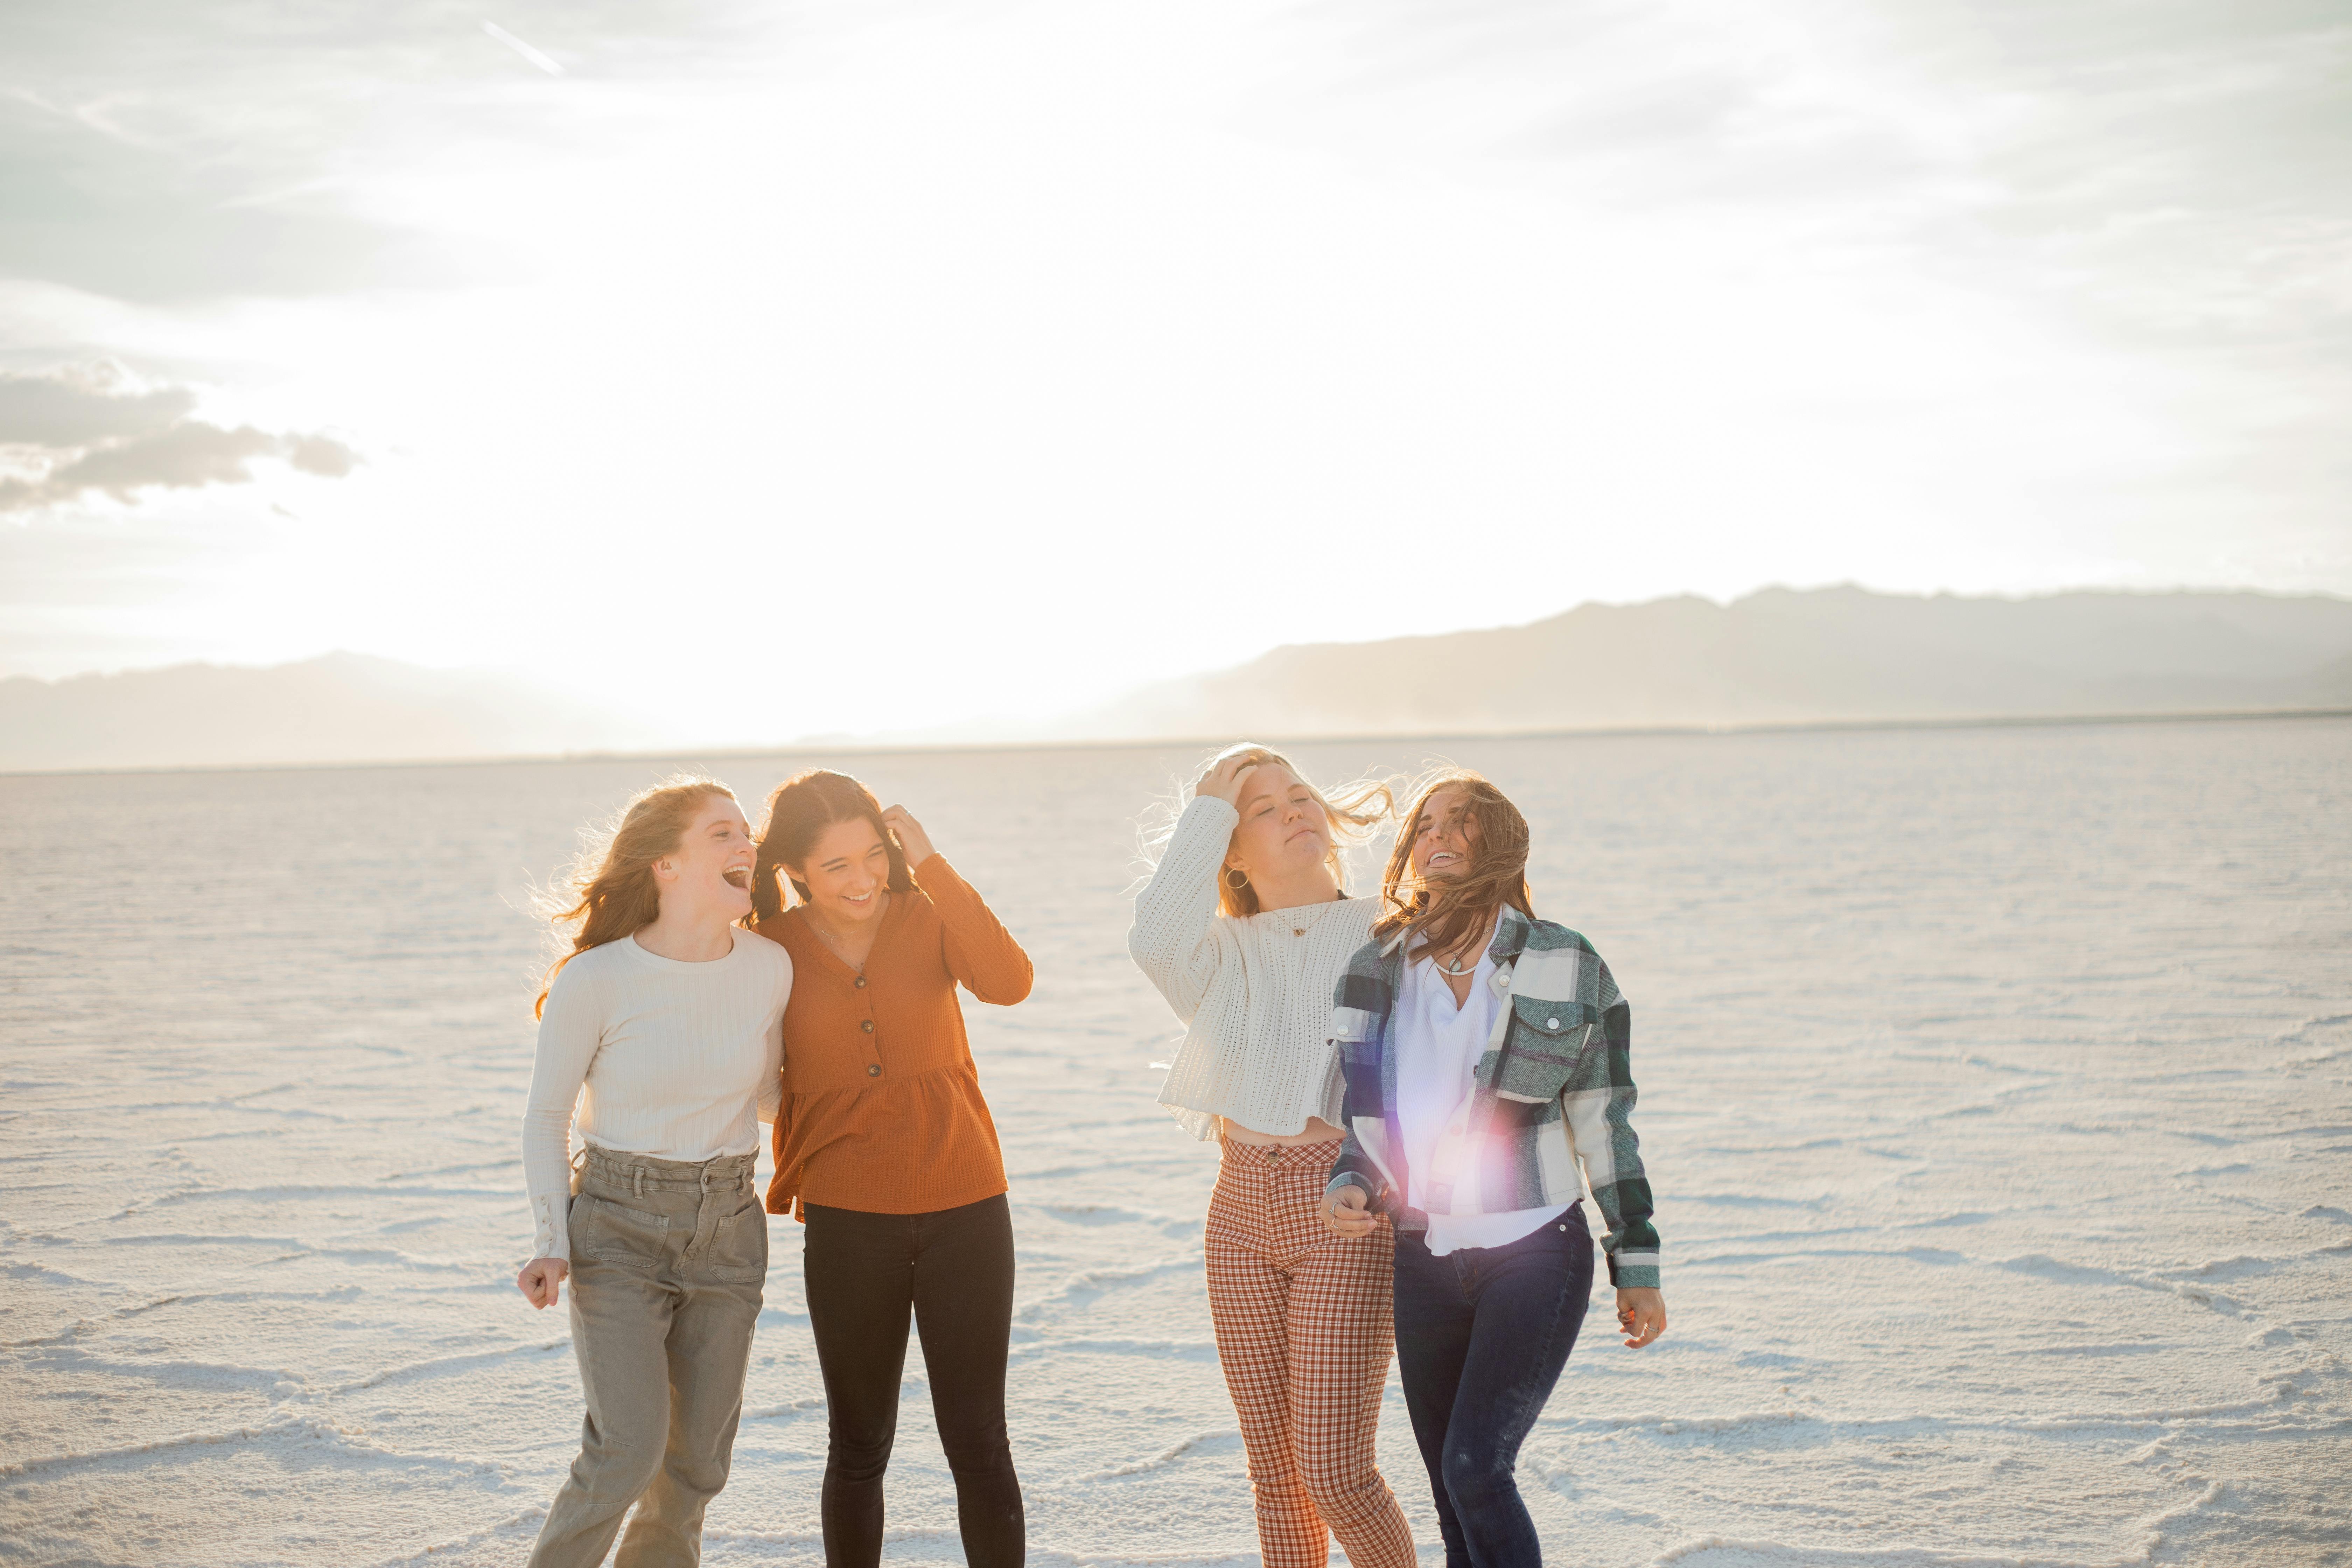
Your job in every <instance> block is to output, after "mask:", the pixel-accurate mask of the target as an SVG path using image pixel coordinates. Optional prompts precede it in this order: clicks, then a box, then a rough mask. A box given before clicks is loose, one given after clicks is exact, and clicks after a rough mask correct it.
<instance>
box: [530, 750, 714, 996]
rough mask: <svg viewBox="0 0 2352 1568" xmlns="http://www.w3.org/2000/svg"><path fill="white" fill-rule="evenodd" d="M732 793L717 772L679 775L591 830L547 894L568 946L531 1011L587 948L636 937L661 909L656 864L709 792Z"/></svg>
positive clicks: (681, 836) (677, 840)
mask: <svg viewBox="0 0 2352 1568" xmlns="http://www.w3.org/2000/svg"><path fill="white" fill-rule="evenodd" d="M713 795H725V796H726V797H727V798H728V799H729V800H733V799H734V798H735V792H734V791H733V790H731V789H729V788H728V787H727V786H726V785H725V784H720V783H719V781H718V780H717V779H714V778H704V777H702V776H700V775H698V774H692V773H679V774H677V775H676V776H674V777H671V778H667V779H664V780H663V781H662V782H661V783H659V784H656V785H654V786H653V788H651V789H648V790H640V791H639V792H638V793H637V794H635V795H632V796H630V797H629V804H628V805H625V806H623V807H622V808H621V813H620V815H619V816H617V817H615V818H614V820H613V821H612V822H610V823H609V824H607V825H606V826H604V827H603V828H602V829H598V830H593V831H592V832H591V834H590V835H589V837H588V838H587V841H586V843H585V845H584V846H583V848H582V850H581V852H580V858H579V859H578V860H576V861H574V862H573V864H572V871H571V874H570V875H569V876H568V877H567V878H566V879H565V880H564V881H563V882H562V883H561V884H559V885H558V887H557V889H556V890H555V892H554V893H553V894H552V895H551V897H550V898H549V899H548V900H547V902H548V904H549V906H550V907H549V909H548V910H547V914H548V918H549V919H550V920H551V921H554V922H555V923H556V924H557V925H559V926H566V925H568V926H572V927H574V928H575V929H574V930H573V931H572V950H571V951H570V952H566V953H564V954H562V956H561V957H559V958H557V959H556V961H555V962H554V963H551V964H550V965H548V969H547V973H546V975H545V977H544V978H542V979H541V982H540V987H539V1000H538V1001H536V1002H533V1003H532V1004H531V1005H530V1016H532V1017H534V1018H537V1017H541V1016H544V1015H545V1014H546V1012H547V993H548V990H549V988H550V987H551V986H553V985H554V984H555V977H556V976H557V975H558V974H561V973H562V972H563V966H564V965H565V964H567V963H571V962H572V960H573V959H575V958H577V957H579V956H580V955H581V954H582V953H583V952H587V951H588V950H589V949H590V948H592V947H602V946H604V944H605V943H606V942H618V941H620V940H621V939H622V938H623V937H625V936H633V935H635V933H636V932H637V931H640V930H642V929H643V928H644V927H646V926H649V925H651V924H653V923H654V920H655V918H656V916H658V915H659V914H660V913H661V888H660V885H659V884H658V883H656V881H655V880H654V862H655V861H656V860H658V859H660V858H662V857H663V856H665V855H667V854H669V853H671V852H672V851H673V850H675V849H677V847H678V844H679V843H680V842H681V841H682V840H683V839H684V838H685V837H686V830H687V829H688V828H689V827H691V826H694V819H695V816H696V815H697V814H698V813H699V812H700V811H701V810H702V803H703V802H704V801H707V800H709V798H710V797H711V796H713Z"/></svg>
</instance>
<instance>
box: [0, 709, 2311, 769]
mask: <svg viewBox="0 0 2352 1568" xmlns="http://www.w3.org/2000/svg"><path fill="white" fill-rule="evenodd" d="M2265 719H2284V720H2310V719H2352V708H2215V709H2179V710H2166V711H2162V712H2152V713H2053V714H2032V713H1987V714H1960V715H1954V716H1950V717H1938V718H1915V719H1904V718H1884V719H1808V720H1788V721H1775V722H1769V723H1755V724H1643V725H1612V726H1604V727H1601V728H1595V729H1559V728H1551V729H1530V730H1410V731H1355V732H1350V733H1345V734H1329V735H1322V734H1281V733H1271V732H1270V733H1269V735H1268V737H1267V738H1268V739H1270V740H1273V741H1277V742H1282V743H1283V744H1285V745H1294V746H1345V745H1369V744H1371V743H1374V742H1384V741H1549V740H1584V741H1612V740H1643V739H1675V738H1684V737H1686V738H1692V739H1700V740H1706V739H1713V738H1718V737H1719V738H1724V739H1734V738H1738V737H1742V736H1748V735H1791V734H1800V735H1801V734H1839V733H1872V732H1884V731H1902V730H2032V729H2066V728H2071V727H2083V728H2092V727H2107V726H2113V725H2118V724H2203V723H2248V722H2254V721H2261V720H2265ZM1232 742H1233V737H1231V736H1224V737H1218V736H1201V735H1166V736H1126V737H1103V738H1089V737H1083V736H1077V737H1071V738H1068V739H1065V740H1053V739H1050V738H1039V739H1035V740H1028V741H929V742H924V741H907V742H891V741H880V740H869V741H865V742H858V741H856V740H845V741H842V742H819V741H809V740H798V741H787V742H782V743H781V744H778V745H773V746H730V747H727V748H724V749H722V750H718V751H701V750H696V749H692V748H676V747H668V748H662V749H659V750H654V751H643V752H635V751H628V752H502V753H499V754H498V755H495V756H454V757H376V758H346V759H339V760H333V761H324V760H322V761H317V762H282V763H158V764H152V765H131V766H122V767H93V768H0V779H25V778H42V779H58V778H108V777H121V776H129V775H139V774H163V773H203V774H207V775H210V774H219V773H328V772H338V771H340V772H348V773H365V772H378V771H382V770H384V769H390V768H486V767H507V766H513V765H516V764H534V763H537V764H555V765H562V764H565V763H628V762H684V761H688V760H689V759H697V760H707V761H711V762H748V761H751V760H752V759H755V758H761V757H792V756H914V755H958V754H972V755H1003V754H1006V753H1011V752H1130V751H1148V750H1154V749H1159V748H1165V747H1181V746H1207V747H1212V748H1215V747H1223V746H1226V745H1230V744H1232Z"/></svg>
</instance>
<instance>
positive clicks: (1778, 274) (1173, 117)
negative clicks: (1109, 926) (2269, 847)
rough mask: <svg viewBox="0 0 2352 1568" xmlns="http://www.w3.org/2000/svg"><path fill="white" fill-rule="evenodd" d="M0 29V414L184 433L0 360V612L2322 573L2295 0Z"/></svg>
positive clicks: (2323, 438)
mask: <svg viewBox="0 0 2352 1568" xmlns="http://www.w3.org/2000/svg"><path fill="white" fill-rule="evenodd" d="M486 24H488V26H486ZM8 31H9V33H10V34H11V42H10V46H9V47H8V48H7V49H6V51H5V56H0V371H5V372H6V373H9V374H11V375H13V376H15V377H17V378H26V377H34V378H45V379H44V386H43V387H37V388H33V389H32V390H31V391H27V390H26V384H25V383H24V382H23V381H21V380H19V381H18V382H16V383H12V385H13V386H14V388H15V393H12V394H11V395H16V394H21V396H17V398H16V404H11V403H8V402H5V401H0V417H5V415H6V412H7V410H8V409H9V408H10V407H14V406H18V405H22V407H24V408H34V407H35V401H36V394H38V395H42V396H46V395H47V391H46V390H45V388H47V387H48V386H52V385H53V386H56V387H66V386H68V384H70V385H71V386H74V387H78V388H79V389H81V390H80V391H79V392H78V393H76V394H75V395H77V396H83V397H84V403H87V402H88V399H89V397H93V396H101V395H102V396H104V397H106V398H110V399H128V398H131V397H133V396H135V395H155V394H163V393H166V392H169V391H171V390H172V389H175V388H184V389H187V397H186V398H184V400H183V404H171V403H169V402H168V400H163V401H156V402H154V403H153V405H152V406H153V407H154V408H156V409H158V410H161V411H162V412H161V413H159V414H157V415H156V417H157V418H158V419H165V418H171V417H178V416H181V414H183V413H184V412H185V410H186V409H193V414H191V415H188V417H192V418H194V419H195V420H198V421H202V422H205V424H206V425H207V426H210V427H215V428H214V430H213V437H217V438H219V439H223V440H226V439H227V438H228V437H229V436H235V435H236V434H237V433H240V432H245V433H247V434H244V435H243V436H242V437H240V438H241V439H242V441H243V445H242V446H241V447H237V448H236V450H237V451H238V452H240V453H242V454H243V455H242V456H234V455H232V456H230V457H227V458H222V459H220V461H219V463H218V464H216V465H215V467H214V468H210V469H205V470H203V471H201V472H199V471H196V470H194V469H190V470H186V471H185V472H183V471H181V470H173V473H174V474H175V475H178V476H179V477H175V478H172V479H159V480H157V481H155V482H148V483H143V484H132V483H131V482H129V481H128V480H123V481H121V483H120V485H119V487H118V488H117V489H114V490H112V491H110V489H108V488H107V487H106V485H104V484H101V483H100V482H99V479H98V478H90V479H79V478H71V477H68V467H69V465H70V464H71V463H72V462H74V461H76V460H78V459H77V454H79V453H82V452H84V451H85V450H88V449H91V448H89V443H88V440H87V439H86V438H85V437H80V436H76V435H74V434H73V432H72V431H70V430H66V429H65V428H64V426H61V425H53V426H41V427H40V428H41V429H45V430H48V431H49V432H50V433H49V434H48V435H47V436H41V437H38V438H37V439H36V438H34V437H29V436H27V434H26V432H27V431H30V430H33V429H34V426H32V425H29V424H20V426H18V427H16V428H14V429H12V428H9V427H6V426H0V476H11V475H13V476H15V477H16V479H17V481H18V483H19V487H20V488H19V489H17V490H16V492H13V493H14V494H15V496H16V500H15V501H14V502H13V503H8V505H7V510H0V579H5V581H0V673H22V674H35V675H41V676H58V675H63V674H68V673H71V672H75V671H79V670H85V669H94V668H130V667H141V666H150V665H157V664H163V663H167V662H172V661H175V660H181V659H188V658H205V659H215V660H225V661H236V662H268V661H276V660H282V659H292V658H305V657H309V656H310V655H313V654H316V653H319V652H321V651H324V650H326V649H330V648H339V647H340V648H350V649H354V650H358V651H362V652H367V653H373V654H379V655H383V656H387V657H390V658H400V659H405V660H410V661H414V662H417V663H422V664H427V665H435V666H472V665H481V666H490V667H498V668H509V669H514V670H519V671H523V672H528V673H530V674H532V675H535V676H538V677H541V678H542V679H554V680H556V681H558V682H561V683H562V684H565V685H568V686H571V687H574V688H577V689H582V690H583V691H586V692H589V693H592V694H602V695H604V697H605V698H607V699H608V700H611V701H612V702H613V703H614V704H615V705H617V706H621V707H627V708H633V709H638V710H657V711H659V712H661V713H662V714H664V715H666V716H667V717H668V718H669V719H670V720H672V721H674V722H675V723H676V724H677V726H678V727H679V729H680V731H681V732H687V731H690V732H691V733H693V734H694V735H696V736H698V737H700V738H702V739H705V740H708V741H710V742H753V741H766V740H777V739H782V738H786V737H791V736H795V735H804V734H810V733H816V732H827V731H842V732H856V733H870V732H876V731H894V730H908V729H920V728H922V727H925V726H931V725H939V724H944V723H950V722H956V721H974V720H980V719H984V718H989V717H996V716H1002V717H1008V718H1010V717H1020V716H1033V715H1038V714H1044V713H1047V712H1052V711H1056V710H1065V709H1068V708H1071V707H1074V706H1076V705H1080V704H1083V703H1087V702H1090V701H1096V700H1102V699H1104V698H1106V697H1108V696H1110V695H1112V694H1114V693H1116V692H1118V691H1119V690H1120V689H1125V688H1127V687H1129V686H1132V685H1134V684H1136V683H1138V682H1140V681H1144V680H1148V679H1156V678H1160V677H1164V676H1168V675H1172V674H1177V673H1181V672H1184V671H1188V670H1194V669H1201V668H1212V667H1216V666H1223V665H1229V664H1234V663H1236V662H1239V661H1241V660H1242V659H1244V658H1248V657H1250V656H1252V655H1255V654H1256V653H1258V652H1261V651H1263V650H1264V649H1265V648H1267V647H1271V646H1274V645H1276V644H1280V643H1289V642H1301V641H1310V640H1326V639H1340V640H1347V639H1364V638H1370V637H1383V636H1391V635H1396V634H1400V633H1408V632H1428V631H1441V630H1448V629H1453V628H1458V627H1464V626H1490V625H1499V624H1505V623H1509V622H1516V621H1524V620H1528V619H1531V618H1534V617H1537V616H1544V615H1549V614H1551V613H1554V612H1556V611H1559V610H1561V609H1564V608H1566V607H1568V606H1569V605H1571V604H1574V603H1577V602H1579V601H1582V600H1588V599H1603V600H1632V599H1640V598H1645V597H1650V596H1654V595H1664V594H1671V593H1681V592H1696V593H1700V594H1705V595H1711V596H1716V597H1718V598H1721V597H1727V596H1731V595H1738V594H1741V593H1745V592H1747V591H1749V590H1751V589H1753V588H1756V587H1758V586H1760V585H1763V584H1771V583H1789V584H1822V583H1829V582H1837V581H1847V580H1851V581H1856V582H1860V583H1864V584H1869V585H1872V586H1874V587H1880V588H1888V589H1899V590H1906V591H1924V590H1936V589H1952V590H1957V591H1962V592H1970V593H1980V592H2030V591H2035V590H2042V589H2050V588H2055V587H2060V586H2068V585H2090V584H2114V585H2125V586H2168V585H2174V584H2196V585H2251V586H2258V587H2267V588H2273V589H2280V590H2292V591H2306V592H2307V591H2326V592H2333V593H2346V592H2352V542H2347V522H2346V519H2347V502H2352V468H2347V464H2346V462H2345V459H2344V456H2343V454H2344V451H2345V450H2346V449H2347V448H2346V446H2345V443H2344V441H2343V439H2342V429H2341V425H2342V410H2343V409H2344V408H2345V407H2346V406H2347V399H2352V374H2347V363H2346V361H2345V358H2344V353H2343V345H2344V343H2345V342H2347V333H2346V331H2345V329H2346V325H2347V310H2352V294H2347V289H2346V283H2345V280H2346V279H2347V277H2352V268H2347V260H2352V157H2347V137H2346V135H2345V130H2346V121H2347V118H2352V110H2347V101H2348V100H2347V99H2346V98H2345V96H2344V95H2343V93H2342V90H2341V84H2342V82H2343V81H2344V79H2346V71H2347V65H2352V24H2347V21H2346V19H2345V17H2344V15H2343V13H2342V12H2341V11H2340V10H2337V9H2335V8H2332V7H2326V6H2321V5H2306V6H2297V5H2247V6H2231V7H2209V6H2189V5H2172V4H2162V5H2137V6H2125V5H2089V4H2075V3H2055V4H2048V5H2034V6H1999V7H1986V6H1981V5H1969V4H1964V3H1963V0H1905V3H1900V4H1893V5H1864V4H1862V3H1861V0H1678V3H1670V4H1663V5H1646V6H1640V7H1635V6H1629V5H1553V6H1522V5H1499V4H1486V3H1483V0H1478V3H1467V0H1454V3H1449V4H1445V5H1438V4H1425V5H1424V4H1403V3H1383V4H1350V5H1292V6H1269V5H1233V4H1225V3H1223V0H1191V3H1189V4H1186V5H1181V6H1180V5H1092V4H1085V5H1082V4H1074V3H1055V0H1039V3H1036V4H1026V5H1015V4H974V5H953V6H949V5H923V4H887V5H886V4H874V3H870V0H868V3H862V4H858V5H846V4H839V5H788V6H758V7H752V6H742V7H740V8H734V9H730V8H727V7H703V6H688V5H651V6H647V5H602V6H600V5H562V6H557V5H519V6H511V7H507V8H503V9H498V10H493V11H490V12H477V11H474V10H470V9H465V8H453V7H436V6H425V7H405V8H402V9H400V10H399V11H398V12H397V14H396V15H395V14H392V13H385V14H381V15H379V14H378V13H377V12H375V11H373V10H372V9H370V8H361V9H357V10H338V11H333V12H328V11H324V10H321V11H318V12H315V13H310V12H306V11H305V10H304V9H303V8H300V7H285V6H231V5H169V6H164V5H74V6H64V5H49V6H45V7H40V8H38V9H37V12H35V13H32V14H26V13H25V12H22V11H20V12H19V14H17V15H16V16H13V17H12V18H11V20H10V21H9V23H8ZM110 365H111V366H114V367H119V369H109V368H108V367H109V366H110ZM60 377H64V378H66V379H62V380H61V379H59V378H60ZM74 377H79V378H80V379H79V380H78V381H77V380H73V379H72V378H74ZM64 395H65V394H64V393H59V394H58V396H60V397H62V396H64ZM183 405H184V406H183ZM40 406H42V407H47V406H49V405H40ZM58 406H60V407H62V406H64V405H62V404H59V405H58ZM74 406H76V407H81V406H83V404H76V405H74ZM109 406H113V405H109ZM35 412H36V413H37V412H38V410H37V409H36V410H35ZM26 417H27V418H30V417H31V416H26ZM45 417H46V416H45ZM126 428H127V426H126ZM224 433H226V434H224ZM208 438H210V437H208ZM306 440H308V441H312V442H316V443H320V444H318V445H314V446H310V447H303V446H301V445H299V443H301V442H303V441H306ZM5 443H14V444H13V445H11V444H5ZM77 443H80V444H79V445H78V444H77ZM342 454H348V459H346V458H345V457H344V456H342ZM84 460H86V459H84ZM142 471H144V470H142ZM158 471H159V472H160V471H161V470H158ZM87 472H88V473H89V474H90V475H92V476H99V477H102V475H101V473H100V468H90V469H89V470H87ZM118 478H119V476H118ZM200 479H208V480H210V481H212V482H197V481H198V480H200ZM44 487H45V488H44ZM8 493H9V492H5V491H0V499H5V495H6V494H8Z"/></svg>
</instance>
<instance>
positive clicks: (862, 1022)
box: [857, 1018, 874, 1035]
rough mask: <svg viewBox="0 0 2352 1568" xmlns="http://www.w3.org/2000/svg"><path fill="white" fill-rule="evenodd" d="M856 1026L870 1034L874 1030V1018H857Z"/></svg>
mask: <svg viewBox="0 0 2352 1568" xmlns="http://www.w3.org/2000/svg"><path fill="white" fill-rule="evenodd" d="M857 1026H858V1027H859V1028H861V1029H863V1030H865V1031H866V1033H867V1034H869V1035H870V1034H872V1033H873V1032H874V1020H873V1019H871V1018H860V1019H859V1020H857Z"/></svg>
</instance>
